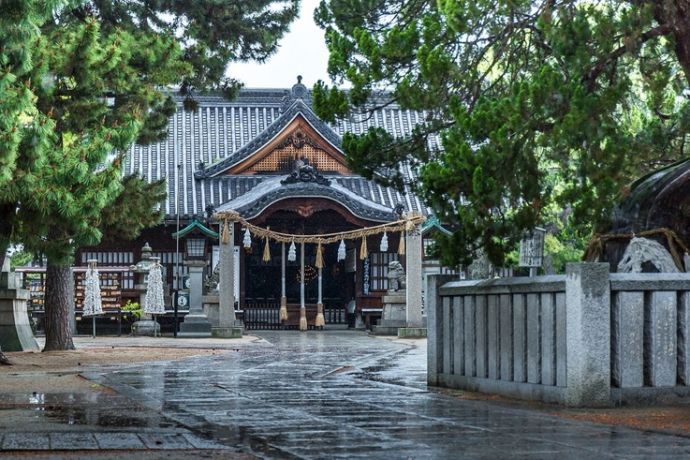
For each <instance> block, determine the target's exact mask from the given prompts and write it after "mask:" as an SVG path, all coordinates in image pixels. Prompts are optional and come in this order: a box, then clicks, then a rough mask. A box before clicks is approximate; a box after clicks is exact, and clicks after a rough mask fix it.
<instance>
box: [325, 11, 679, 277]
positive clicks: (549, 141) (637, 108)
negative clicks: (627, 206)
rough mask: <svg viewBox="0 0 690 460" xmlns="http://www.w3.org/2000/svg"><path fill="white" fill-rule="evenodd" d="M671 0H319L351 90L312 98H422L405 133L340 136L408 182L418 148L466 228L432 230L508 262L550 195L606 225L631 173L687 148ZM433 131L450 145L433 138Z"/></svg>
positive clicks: (450, 259) (433, 187)
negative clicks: (435, 144) (406, 165)
mask: <svg viewBox="0 0 690 460" xmlns="http://www.w3.org/2000/svg"><path fill="white" fill-rule="evenodd" d="M676 8H678V7H677V5H676V4H675V3H673V2H651V1H649V2H639V3H636V4H634V5H633V4H631V3H628V2H623V1H620V0H607V1H603V2H594V3H592V2H584V1H578V0H568V1H565V2H558V3H554V2H551V1H549V0H544V1H539V2H531V1H530V2H527V1H518V2H515V1H512V0H511V1H505V0H499V1H491V2H489V1H485V0H477V1H473V2H465V1H461V0H442V1H431V0H394V1H391V2H379V1H369V0H358V1H352V0H324V1H322V3H321V6H320V8H319V9H318V10H317V12H316V14H315V16H316V20H317V22H318V23H319V24H320V25H321V26H322V27H324V28H325V30H326V39H327V44H328V47H329V50H330V58H329V73H330V76H331V77H332V79H333V80H334V82H336V83H340V82H342V81H345V80H347V81H349V82H350V83H351V85H352V88H351V89H350V90H348V91H340V90H337V89H336V88H330V87H328V86H327V85H326V84H324V83H323V82H319V83H317V85H316V86H315V87H314V103H315V107H316V110H317V112H318V113H319V114H320V115H322V116H323V117H325V118H326V119H335V118H338V117H345V116H347V115H348V113H349V111H350V110H351V109H352V108H358V109H365V110H372V109H374V108H376V107H378V106H383V105H384V104H389V103H395V104H399V105H400V106H402V107H403V108H408V109H412V110H418V111H423V116H424V120H425V122H424V123H423V124H422V125H421V126H419V127H418V128H417V129H416V130H415V132H414V133H413V134H412V135H411V136H409V137H407V138H404V139H393V138H391V137H390V136H388V135H384V134H383V133H382V132H380V130H370V131H369V132H368V133H365V134H364V135H361V136H348V137H347V138H346V139H344V147H345V149H346V152H347V154H348V158H349V160H350V164H351V166H352V167H353V168H354V169H355V170H356V171H358V172H360V173H362V174H363V175H365V176H367V177H374V178H377V180H381V181H382V182H384V183H388V184H392V185H397V186H399V185H400V184H401V181H402V180H403V176H401V175H400V174H399V173H398V172H397V165H398V164H399V163H400V162H401V161H411V162H412V164H413V166H418V167H419V178H420V183H419V184H411V185H413V186H415V187H416V190H417V192H418V193H420V194H421V195H422V196H423V198H424V199H425V200H426V201H427V203H429V204H430V205H431V206H432V207H433V209H434V211H435V212H436V214H437V215H438V217H439V218H440V219H441V220H442V221H443V222H444V223H447V224H450V226H451V227H453V228H457V229H458V230H457V231H456V232H455V233H454V234H453V235H452V236H443V235H442V236H440V237H439V239H438V243H439V247H440V253H441V254H443V256H444V258H445V260H444V261H445V262H446V263H448V264H449V265H457V264H467V263H468V262H469V260H470V259H471V258H472V256H473V255H474V253H475V252H476V251H477V250H478V249H479V248H483V249H484V250H485V251H486V253H487V255H488V256H489V258H490V259H491V260H492V262H493V263H494V264H496V265H497V266H501V265H503V262H504V258H505V255H506V254H507V253H508V252H510V251H511V250H512V249H513V248H514V247H515V245H516V244H517V242H518V240H519V238H520V236H521V235H522V234H523V233H524V231H525V230H529V229H531V228H533V227H534V226H535V225H537V224H540V223H544V222H547V221H548V214H549V212H550V211H549V209H551V208H552V207H553V206H556V208H558V209H566V208H567V209H569V210H571V213H570V214H569V218H568V219H569V220H568V224H567V225H568V226H570V228H571V230H572V231H574V232H576V235H577V237H578V239H579V238H582V237H583V236H586V235H588V234H590V233H591V232H592V230H593V229H597V230H604V229H605V228H606V226H607V225H608V222H609V217H610V214H611V210H612V207H613V205H614V203H615V202H616V201H617V200H618V199H619V198H620V197H621V196H622V195H624V194H625V192H626V184H628V183H629V182H630V181H631V180H632V179H633V178H635V177H636V176H639V175H641V174H643V173H645V172H647V171H649V170H650V169H652V168H655V167H658V166H659V165H663V164H668V163H670V162H672V161H674V160H676V159H678V158H682V157H683V156H684V155H685V151H684V148H685V139H686V135H687V133H688V130H689V129H690V116H689V115H690V105H689V104H688V101H687V97H685V95H684V93H683V91H684V90H685V88H686V87H687V85H688V81H689V79H690V78H689V76H690V53H689V52H687V51H686V50H685V47H683V46H676V43H687V42H688V41H689V40H690V26H688V25H685V23H684V22H682V21H677V20H676V18H679V17H684V16H683V14H684V13H683V12H682V11H677V10H676ZM382 90H384V93H382V92H381V91H382ZM385 91H388V92H387V93H386V92H385ZM386 95H387V96H386ZM432 136H433V137H436V138H438V139H439V141H440V143H441V145H442V148H441V149H438V150H432V149H431V148H429V147H428V145H430V144H429V143H428V142H427V141H428V139H429V137H432ZM561 252H562V253H565V252H568V251H566V250H565V249H563V250H559V253H561ZM573 254H574V253H573ZM573 254H566V255H565V256H564V259H563V260H565V259H567V258H569V257H570V256H571V255H573Z"/></svg>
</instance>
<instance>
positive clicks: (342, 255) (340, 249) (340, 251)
mask: <svg viewBox="0 0 690 460" xmlns="http://www.w3.org/2000/svg"><path fill="white" fill-rule="evenodd" d="M346 256H347V253H346V252H345V240H340V246H338V262H340V261H341V260H345V257H346Z"/></svg>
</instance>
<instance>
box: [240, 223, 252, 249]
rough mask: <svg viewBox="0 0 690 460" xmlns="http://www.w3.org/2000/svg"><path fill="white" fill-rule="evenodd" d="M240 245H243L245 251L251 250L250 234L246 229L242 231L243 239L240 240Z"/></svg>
mask: <svg viewBox="0 0 690 460" xmlns="http://www.w3.org/2000/svg"><path fill="white" fill-rule="evenodd" d="M242 244H243V245H244V248H245V249H251V247H252V234H251V233H249V229H248V228H245V229H244V239H243V240H242Z"/></svg>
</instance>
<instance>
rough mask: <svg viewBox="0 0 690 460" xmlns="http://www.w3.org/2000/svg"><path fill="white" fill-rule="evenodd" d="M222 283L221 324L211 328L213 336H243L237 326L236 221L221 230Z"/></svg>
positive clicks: (219, 288)
mask: <svg viewBox="0 0 690 460" xmlns="http://www.w3.org/2000/svg"><path fill="white" fill-rule="evenodd" d="M218 263H219V264H220V283H219V286H218V291H219V302H220V306H219V309H218V319H219V324H220V326H218V327H214V328H212V329H211V334H212V335H213V337H224V338H238V337H242V328H241V327H236V326H235V223H234V222H225V223H224V224H222V228H221V232H220V261H219V262H218Z"/></svg>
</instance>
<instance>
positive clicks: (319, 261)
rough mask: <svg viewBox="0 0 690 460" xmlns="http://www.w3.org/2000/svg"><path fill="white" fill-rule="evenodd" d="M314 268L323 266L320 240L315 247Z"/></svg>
mask: <svg viewBox="0 0 690 460" xmlns="http://www.w3.org/2000/svg"><path fill="white" fill-rule="evenodd" d="M314 265H315V266H316V268H323V249H321V241H319V245H318V246H317V248H316V262H315V263H314Z"/></svg>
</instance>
